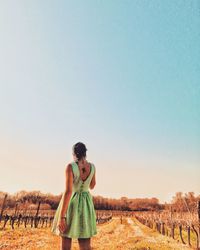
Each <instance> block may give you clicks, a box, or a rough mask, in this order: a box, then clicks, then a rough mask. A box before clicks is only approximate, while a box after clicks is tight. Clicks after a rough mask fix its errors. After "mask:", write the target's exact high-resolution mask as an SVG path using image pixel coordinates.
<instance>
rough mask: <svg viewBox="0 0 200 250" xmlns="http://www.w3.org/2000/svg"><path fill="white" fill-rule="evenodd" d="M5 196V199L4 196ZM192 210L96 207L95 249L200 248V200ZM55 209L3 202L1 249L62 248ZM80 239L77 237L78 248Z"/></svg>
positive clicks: (152, 249) (0, 231) (1, 211)
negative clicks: (53, 230) (54, 231)
mask: <svg viewBox="0 0 200 250" xmlns="http://www.w3.org/2000/svg"><path fill="white" fill-rule="evenodd" d="M4 200H5V199H4ZM192 208H193V209H191V208H190V207H188V211H184V210H183V209H182V210H179V209H177V207H172V206H168V207H166V208H165V209H162V210H161V209H160V210H158V209H157V210H149V211H120V210H107V209H104V210H99V209H96V222H97V231H98V233H97V235H96V236H94V237H93V238H92V249H99V250H108V249H109V250H112V249H113V250H115V249H123V250H128V249H129V250H136V249H138V250H158V249H162V250H176V249H177V250H178V249H200V226H199V225H200V224H199V222H200V202H199V201H198V202H197V203H196V206H194V203H193V206H192ZM54 214H55V210H52V209H43V208H42V207H41V202H40V200H39V201H38V202H37V206H34V208H33V207H29V209H27V207H25V208H23V207H22V206H21V207H20V206H17V205H16V206H15V207H14V209H13V208H12V209H11V208H8V207H6V206H5V202H3V203H2V205H1V210H0V249H5V250H8V249H11V248H12V249H13V250H18V249H20V250H28V249H29V250H35V249H36V250H39V249H40V250H51V249H55V250H56V249H59V246H60V239H59V237H57V236H55V235H53V234H52V233H51V231H50V229H51V225H52V222H53V218H54ZM73 249H77V250H78V242H77V240H74V248H73Z"/></svg>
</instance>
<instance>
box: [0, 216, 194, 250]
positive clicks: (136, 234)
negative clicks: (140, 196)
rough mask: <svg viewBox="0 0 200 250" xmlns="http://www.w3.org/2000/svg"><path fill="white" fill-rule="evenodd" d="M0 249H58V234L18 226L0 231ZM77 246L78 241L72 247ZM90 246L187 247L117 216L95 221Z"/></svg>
mask: <svg viewBox="0 0 200 250" xmlns="http://www.w3.org/2000/svg"><path fill="white" fill-rule="evenodd" d="M0 249H1V250H2V249H5V250H10V249H12V250H59V249H60V237H59V236H56V235H53V234H52V233H51V232H50V228H43V229H42V228H40V229H35V228H28V229H24V228H22V227H21V228H19V229H16V230H12V229H10V228H9V229H6V230H3V231H0ZM72 249H74V250H78V241H77V240H73V248H72ZM92 249H93V250H97V249H98V250H119V249H121V250H122V249H123V250H172V249H173V250H181V249H190V248H188V247H187V246H184V245H182V244H180V243H177V242H176V241H175V240H173V239H170V238H167V237H164V236H162V235H160V234H158V233H156V232H154V231H153V230H151V229H149V228H147V227H145V226H144V225H142V224H140V223H139V222H138V221H137V220H135V219H132V218H124V219H123V224H120V219H119V218H114V219H113V220H112V221H110V222H107V223H105V224H102V225H98V234H97V235H95V236H94V237H93V238H92Z"/></svg>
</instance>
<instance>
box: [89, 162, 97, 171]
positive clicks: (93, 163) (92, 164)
mask: <svg viewBox="0 0 200 250" xmlns="http://www.w3.org/2000/svg"><path fill="white" fill-rule="evenodd" d="M90 164H91V165H92V166H93V168H94V171H95V172H96V167H95V165H94V163H93V162H90Z"/></svg>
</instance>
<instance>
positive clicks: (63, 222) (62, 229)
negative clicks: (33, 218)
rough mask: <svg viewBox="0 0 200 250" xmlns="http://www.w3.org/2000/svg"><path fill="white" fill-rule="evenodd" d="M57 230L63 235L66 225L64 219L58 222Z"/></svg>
mask: <svg viewBox="0 0 200 250" xmlns="http://www.w3.org/2000/svg"><path fill="white" fill-rule="evenodd" d="M58 229H59V230H60V232H61V233H64V232H65V230H66V229H67V223H66V219H65V218H61V219H60V220H59V223H58Z"/></svg>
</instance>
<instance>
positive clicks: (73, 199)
mask: <svg viewBox="0 0 200 250" xmlns="http://www.w3.org/2000/svg"><path fill="white" fill-rule="evenodd" d="M86 151H87V149H86V146H85V144H83V143H82V142H78V143H76V144H75V145H74V146H73V152H72V153H73V157H74V161H72V162H71V163H69V164H68V165H67V167H66V171H65V174H66V188H65V192H64V193H63V195H62V198H61V200H60V203H59V205H58V208H57V210H56V213H55V216H54V220H53V225H52V228H51V232H52V233H54V234H56V235H59V236H61V249H62V250H70V249H71V243H72V238H75V239H78V243H79V247H80V249H81V250H91V245H90V238H91V237H92V236H93V235H95V234H97V228H96V213H95V209H94V204H93V200H92V195H91V194H90V192H89V188H90V189H93V188H94V186H95V185H96V178H95V173H96V168H95V166H94V164H93V163H90V162H88V161H87V160H86Z"/></svg>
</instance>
